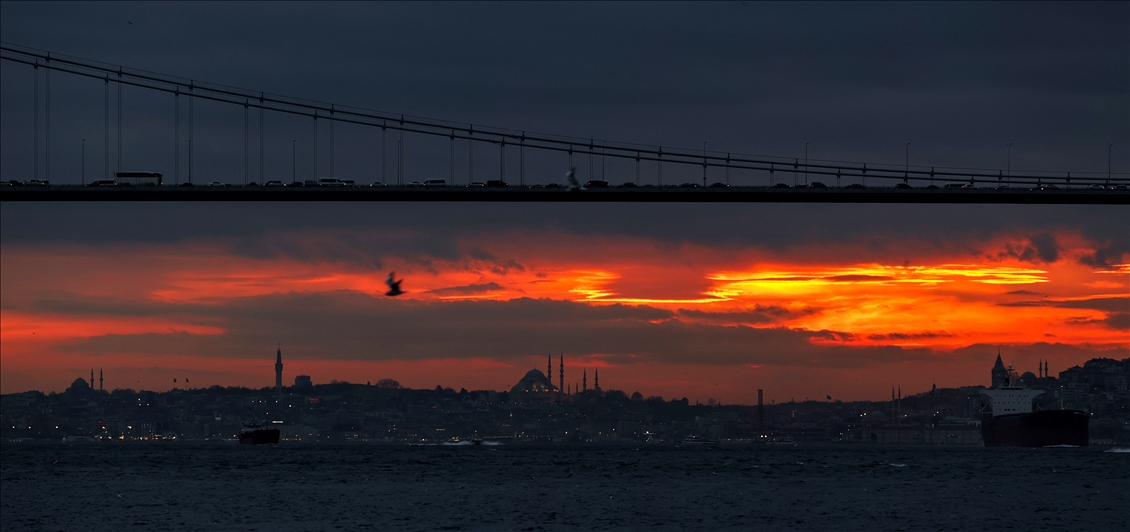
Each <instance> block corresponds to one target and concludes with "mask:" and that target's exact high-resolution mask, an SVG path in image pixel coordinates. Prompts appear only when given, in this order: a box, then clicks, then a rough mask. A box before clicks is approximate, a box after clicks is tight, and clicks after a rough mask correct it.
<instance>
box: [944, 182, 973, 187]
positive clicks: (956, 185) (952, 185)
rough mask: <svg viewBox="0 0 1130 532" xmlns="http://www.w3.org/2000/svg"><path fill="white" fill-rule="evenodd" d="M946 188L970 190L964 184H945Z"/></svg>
mask: <svg viewBox="0 0 1130 532" xmlns="http://www.w3.org/2000/svg"><path fill="white" fill-rule="evenodd" d="M946 188H970V187H969V185H967V184H965V183H946Z"/></svg>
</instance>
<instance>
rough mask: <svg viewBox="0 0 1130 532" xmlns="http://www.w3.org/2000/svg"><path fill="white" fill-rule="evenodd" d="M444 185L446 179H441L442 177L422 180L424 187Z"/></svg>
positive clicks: (445, 184)
mask: <svg viewBox="0 0 1130 532" xmlns="http://www.w3.org/2000/svg"><path fill="white" fill-rule="evenodd" d="M446 186H447V181H446V180H443V179H425V180H424V187H426V188H433V187H446Z"/></svg>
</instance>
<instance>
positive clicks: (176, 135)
mask: <svg viewBox="0 0 1130 532" xmlns="http://www.w3.org/2000/svg"><path fill="white" fill-rule="evenodd" d="M179 184H180V85H177V90H176V92H174V93H173V185H179Z"/></svg>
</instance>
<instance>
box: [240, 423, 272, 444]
mask: <svg viewBox="0 0 1130 532" xmlns="http://www.w3.org/2000/svg"><path fill="white" fill-rule="evenodd" d="M279 434H280V433H279V429H271V428H266V427H263V426H261V425H258V424H256V423H244V424H243V431H242V432H240V433H239V443H241V444H244V445H262V444H267V443H278V442H279Z"/></svg>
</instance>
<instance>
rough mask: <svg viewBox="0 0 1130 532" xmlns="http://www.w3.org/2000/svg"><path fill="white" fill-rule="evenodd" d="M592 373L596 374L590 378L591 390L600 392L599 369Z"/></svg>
mask: <svg viewBox="0 0 1130 532" xmlns="http://www.w3.org/2000/svg"><path fill="white" fill-rule="evenodd" d="M593 372H594V373H596V375H594V376H593V378H592V389H594V390H596V391H598V392H599V391H600V368H596V369H595V370H593Z"/></svg>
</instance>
